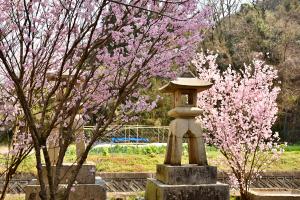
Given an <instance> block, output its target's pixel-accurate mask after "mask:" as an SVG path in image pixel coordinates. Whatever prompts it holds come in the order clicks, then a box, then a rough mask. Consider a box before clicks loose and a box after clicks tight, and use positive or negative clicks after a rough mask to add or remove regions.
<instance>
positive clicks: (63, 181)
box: [24, 163, 106, 200]
mask: <svg viewBox="0 0 300 200" xmlns="http://www.w3.org/2000/svg"><path fill="white" fill-rule="evenodd" d="M76 167H77V166H76V164H71V163H70V164H69V163H64V164H63V166H61V168H60V170H61V171H60V174H61V177H60V184H59V186H58V191H57V194H58V195H57V196H58V198H59V196H60V195H63V194H64V191H65V189H66V188H67V183H68V179H70V178H71V176H72V173H73V171H74V170H75V168H76ZM51 168H52V173H53V175H55V170H56V166H51ZM42 172H43V176H44V180H47V178H46V176H47V171H46V166H43V167H42ZM95 173H96V167H95V165H93V164H83V165H82V167H81V168H80V171H79V173H78V175H77V178H76V184H74V186H73V188H72V189H71V191H70V196H69V199H70V200H83V199H93V200H105V199H106V186H105V182H104V181H103V180H102V179H101V180H99V179H97V178H96V177H95ZM46 187H47V195H48V197H50V196H49V185H48V184H47V185H46ZM24 190H25V193H26V197H25V199H26V200H40V197H39V192H40V185H39V182H38V180H37V179H33V180H32V181H31V182H30V183H29V184H28V185H27V186H26V187H25V189H24Z"/></svg>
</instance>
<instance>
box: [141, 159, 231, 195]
mask: <svg viewBox="0 0 300 200" xmlns="http://www.w3.org/2000/svg"><path fill="white" fill-rule="evenodd" d="M145 197H146V200H196V199H197V200H198V199H201V200H212V199H213V200H228V199H229V187H228V185H226V184H220V183H217V168H216V167H214V166H199V165H183V166H171V165H157V166H156V179H153V178H150V179H148V182H147V186H146V195H145Z"/></svg>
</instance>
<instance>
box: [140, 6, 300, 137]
mask: <svg viewBox="0 0 300 200" xmlns="http://www.w3.org/2000/svg"><path fill="white" fill-rule="evenodd" d="M209 2H210V3H216V4H214V5H213V6H216V7H215V8H216V9H214V16H213V18H214V21H215V25H214V26H213V27H212V28H211V29H210V30H208V31H207V33H206V37H205V40H204V41H203V42H201V44H199V51H202V50H204V51H206V50H210V51H214V52H216V53H218V54H219V57H218V64H219V66H220V67H221V68H223V69H225V68H226V67H227V66H228V65H229V64H232V65H233V67H234V68H235V69H237V70H239V69H241V68H242V67H243V64H244V63H246V64H249V63H250V62H251V60H252V59H253V58H254V57H255V56H259V57H260V58H261V59H263V60H265V61H266V63H267V64H271V65H274V66H275V67H276V69H278V72H279V79H280V81H281V83H280V87H281V89H282V92H281V94H280V96H279V98H278V106H279V113H278V120H277V122H276V124H275V125H274V131H279V133H280V136H281V138H282V139H283V140H284V141H288V142H292V143H295V142H297V141H298V142H299V141H300V1H299V0H264V1H257V2H256V3H253V4H240V5H237V8H238V9H237V10H236V12H235V13H232V12H233V10H231V12H228V11H227V12H226V11H224V10H223V11H224V12H223V13H222V12H218V11H219V10H218V8H220V5H217V3H220V2H222V1H218V0H215V2H214V0H210V1H209ZM223 6H224V5H223ZM226 8H228V7H226ZM221 11H222V10H221ZM224 13H225V14H224ZM222 15H223V17H222ZM161 85H162V82H161V81H157V80H156V81H154V84H153V92H151V93H152V94H150V96H153V97H154V96H156V94H157V88H158V87H160V86H161ZM170 104H171V101H170V98H167V101H166V102H162V101H161V102H159V103H158V108H157V109H155V110H154V112H151V113H145V114H144V117H142V118H141V121H140V123H146V124H156V125H160V124H162V125H168V123H169V121H170V119H169V118H168V117H167V115H166V112H167V111H168V109H169V108H170V107H171V105H170Z"/></svg>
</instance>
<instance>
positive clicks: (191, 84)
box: [159, 77, 213, 93]
mask: <svg viewBox="0 0 300 200" xmlns="http://www.w3.org/2000/svg"><path fill="white" fill-rule="evenodd" d="M212 85H213V84H212V83H211V82H209V81H205V80H201V79H198V78H183V77H179V78H176V79H175V80H173V81H170V82H169V83H167V84H166V85H164V86H163V87H161V88H160V89H159V90H160V91H161V92H163V93H172V92H175V91H176V90H189V89H194V90H197V92H201V91H203V90H207V89H209V88H210V87H211V86H212Z"/></svg>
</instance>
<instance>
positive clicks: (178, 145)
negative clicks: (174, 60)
mask: <svg viewBox="0 0 300 200" xmlns="http://www.w3.org/2000/svg"><path fill="white" fill-rule="evenodd" d="M211 86H212V83H210V82H207V81H202V80H200V79H198V78H177V79H176V80H174V81H171V82H169V83H168V84H167V85H165V86H164V87H162V88H161V89H160V90H161V91H162V92H165V93H172V94H173V96H174V108H173V109H172V110H170V111H169V112H168V115H169V116H170V117H174V118H175V119H174V120H173V121H172V122H171V124H170V131H169V137H168V146H167V153H166V158H165V164H170V165H181V154H182V140H183V137H184V135H187V138H188V144H189V147H188V149H189V163H190V164H198V165H207V159H206V153H205V146H204V142H203V138H202V129H201V124H200V121H199V120H197V119H196V118H195V117H197V116H198V115H200V113H201V109H200V108H198V107H197V93H199V92H201V91H203V90H206V89H209V88H210V87H211Z"/></svg>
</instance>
